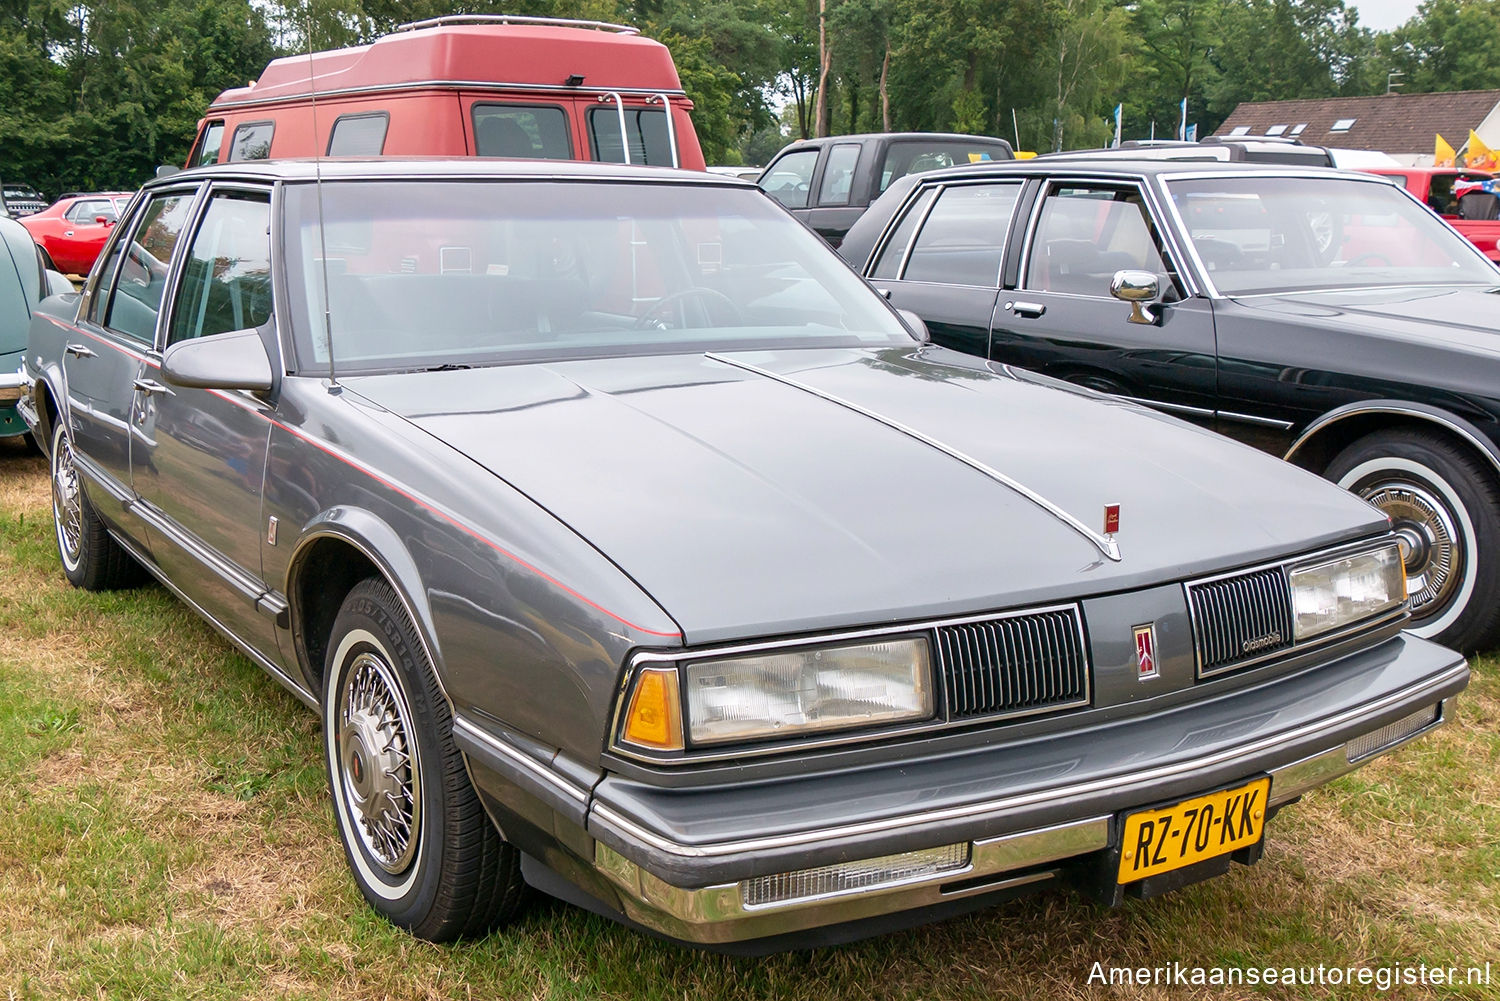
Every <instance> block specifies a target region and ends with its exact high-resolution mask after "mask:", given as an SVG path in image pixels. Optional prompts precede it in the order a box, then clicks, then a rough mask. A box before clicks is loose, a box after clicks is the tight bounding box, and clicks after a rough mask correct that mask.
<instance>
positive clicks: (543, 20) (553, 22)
mask: <svg viewBox="0 0 1500 1001" xmlns="http://www.w3.org/2000/svg"><path fill="white" fill-rule="evenodd" d="M445 24H542V25H549V26H551V27H554V28H592V29H594V30H595V31H613V32H617V33H618V34H621V35H639V34H640V33H641V29H639V28H635V27H632V26H631V25H628V24H611V23H609V22H608V21H583V20H579V19H578V18H573V17H525V16H522V15H519V14H445V15H444V16H442V17H429V18H428V19H427V20H425V21H408V22H406V23H405V24H398V25H396V30H397V31H418V30H420V29H422V28H436V27H439V26H441V25H445Z"/></svg>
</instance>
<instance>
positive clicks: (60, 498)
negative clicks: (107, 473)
mask: <svg viewBox="0 0 1500 1001" xmlns="http://www.w3.org/2000/svg"><path fill="white" fill-rule="evenodd" d="M52 519H53V521H54V522H55V524H56V525H57V548H58V552H59V553H60V554H61V556H62V560H63V563H64V564H65V565H66V566H68V567H70V568H72V567H76V566H78V563H79V559H80V556H81V555H82V552H83V491H82V487H81V485H80V484H79V482H78V468H77V466H75V465H74V463H73V446H72V443H71V442H69V440H68V436H67V435H66V434H59V435H58V436H57V441H56V443H55V444H54V446H53V449H52Z"/></svg>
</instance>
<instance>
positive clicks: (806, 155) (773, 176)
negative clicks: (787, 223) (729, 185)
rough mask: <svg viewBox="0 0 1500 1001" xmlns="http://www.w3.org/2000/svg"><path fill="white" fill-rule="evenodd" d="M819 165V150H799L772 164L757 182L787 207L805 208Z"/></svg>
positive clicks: (762, 188) (763, 189)
mask: <svg viewBox="0 0 1500 1001" xmlns="http://www.w3.org/2000/svg"><path fill="white" fill-rule="evenodd" d="M817 165H818V151H817V150H815V149H803V150H798V151H797V152H795V153H788V154H787V155H786V156H784V157H782V158H781V159H780V160H777V161H776V162H775V163H773V164H771V169H770V170H768V171H766V174H765V176H764V177H762V178H761V179H760V180H759V181H757V182H756V183H757V184H759V185H760V188H761V190H762V191H764V192H765V193H766V194H768V195H770V196H771V197H772V198H774V199H776V200H777V201H778V202H780V203H781V204H783V205H785V206H786V207H787V208H789V209H805V208H807V200H808V196H809V195H810V194H811V191H812V176H813V168H814V167H816V166H817Z"/></svg>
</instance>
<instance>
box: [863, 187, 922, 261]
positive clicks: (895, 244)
mask: <svg viewBox="0 0 1500 1001" xmlns="http://www.w3.org/2000/svg"><path fill="white" fill-rule="evenodd" d="M936 191H937V188H935V187H929V188H926V189H924V190H923V191H922V193H921V194H920V195H918V196H917V198H916V200H915V201H913V202H912V203H911V207H910V208H909V209H907V210H906V215H904V216H902V217H901V222H900V223H898V224H897V226H896V230H895V232H893V233H892V234H891V238H890V239H889V240H887V241H886V242H885V246H884V247H883V248H882V249H881V251H880V260H878V261H876V262H875V270H874V272H873V274H872V277H874V278H899V277H901V259H902V258H903V257H905V256H906V247H907V244H909V243H911V235H912V234H913V233H915V232H916V231H917V224H918V223H919V222H921V221H922V216H923V215H925V214H926V212H927V206H928V205H929V204H930V203H931V202H932V196H933V193H934V192H936Z"/></svg>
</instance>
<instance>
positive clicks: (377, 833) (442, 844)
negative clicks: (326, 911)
mask: <svg viewBox="0 0 1500 1001" xmlns="http://www.w3.org/2000/svg"><path fill="white" fill-rule="evenodd" d="M328 646H329V655H328V664H327V670H326V671H325V673H324V677H325V682H324V690H323V745H324V750H325V759H326V761H327V765H328V782H329V787H330V789H331V790H332V794H333V813H334V818H335V820H336V821H337V824H338V831H339V837H340V839H341V840H342V841H343V844H344V856H345V858H346V859H347V861H348V863H349V868H350V871H351V872H352V873H353V874H354V880H355V882H356V883H357V884H358V885H359V889H360V892H361V893H363V894H364V896H365V899H366V900H368V901H369V902H370V904H371V906H373V907H374V908H375V909H376V910H377V911H379V912H380V913H381V914H382V915H384V916H385V917H386V918H387V919H389V920H390V921H391V922H392V923H393V924H396V925H399V926H400V927H402V928H405V929H407V930H408V931H410V932H411V933H412V934H414V935H416V936H418V937H419V938H424V939H428V940H430V941H434V942H443V941H449V940H451V939H455V938H459V937H462V936H474V935H482V934H484V933H485V932H487V931H489V930H490V929H491V928H493V927H495V926H496V925H497V924H499V923H501V922H502V921H504V920H506V919H507V918H509V917H510V916H511V915H512V914H514V913H515V911H516V910H517V908H518V907H519V906H520V904H521V902H522V900H523V899H524V896H525V883H524V882H523V881H522V879H521V859H520V853H519V852H517V851H516V849H515V848H514V847H512V846H511V845H510V844H508V843H506V842H505V841H504V840H503V839H502V838H501V837H500V834H499V832H498V831H497V830H495V826H494V825H493V824H492V823H490V819H489V817H488V816H487V815H486V814H485V812H484V807H483V806H482V805H481V804H480V802H479V797H478V795H477V794H476V793H475V792H474V787H473V785H472V784H471V783H470V782H469V776H468V772H467V770H466V769H465V767H464V761H463V755H462V754H461V753H460V752H459V750H458V748H457V747H456V746H455V745H454V743H453V737H452V732H451V731H452V726H453V718H452V714H451V712H450V710H449V707H448V703H447V701H446V700H445V699H444V698H443V696H442V693H441V691H439V689H438V687H437V683H436V681H435V680H434V677H433V673H432V668H431V665H430V664H429V663H428V662H427V657H426V655H425V653H424V652H423V648H422V645H421V641H420V639H419V637H418V636H417V632H416V628H415V627H414V626H413V625H412V623H411V620H410V619H409V618H408V617H407V615H406V612H405V610H404V609H403V608H402V607H401V603H400V601H399V600H398V599H397V597H396V594H395V592H394V591H393V590H392V589H391V587H390V585H389V584H387V583H386V582H385V581H383V580H380V579H378V578H370V579H367V580H364V581H361V582H360V583H359V584H357V585H355V587H354V588H353V589H352V590H351V591H350V592H349V596H348V597H347V598H345V599H344V604H343V607H342V608H340V610H339V614H338V617H337V618H336V619H335V620H334V626H333V635H332V636H331V637H330V640H329V644H328Z"/></svg>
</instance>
